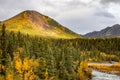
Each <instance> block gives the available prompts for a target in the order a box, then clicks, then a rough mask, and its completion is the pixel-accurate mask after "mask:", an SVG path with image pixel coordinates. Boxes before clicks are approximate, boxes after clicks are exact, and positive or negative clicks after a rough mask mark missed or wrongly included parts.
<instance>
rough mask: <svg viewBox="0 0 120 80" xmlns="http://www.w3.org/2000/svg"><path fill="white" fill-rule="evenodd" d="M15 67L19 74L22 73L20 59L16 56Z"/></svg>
mask: <svg viewBox="0 0 120 80" xmlns="http://www.w3.org/2000/svg"><path fill="white" fill-rule="evenodd" d="M15 68H16V70H17V72H18V73H19V74H22V73H23V71H22V60H21V59H20V58H18V59H17V60H16V61H15Z"/></svg>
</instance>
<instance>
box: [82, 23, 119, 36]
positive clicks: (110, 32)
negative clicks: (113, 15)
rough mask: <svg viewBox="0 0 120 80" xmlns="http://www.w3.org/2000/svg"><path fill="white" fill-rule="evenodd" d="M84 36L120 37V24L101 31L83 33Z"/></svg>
mask: <svg viewBox="0 0 120 80" xmlns="http://www.w3.org/2000/svg"><path fill="white" fill-rule="evenodd" d="M83 36H84V37H120V25H119V24H115V25H113V26H111V27H107V28H105V29H102V30H101V31H94V32H90V33H87V34H85V35H83Z"/></svg>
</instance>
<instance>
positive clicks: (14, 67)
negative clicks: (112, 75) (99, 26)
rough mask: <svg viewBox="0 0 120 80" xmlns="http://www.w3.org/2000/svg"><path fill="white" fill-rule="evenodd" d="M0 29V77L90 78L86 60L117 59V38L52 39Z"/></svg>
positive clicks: (2, 79)
mask: <svg viewBox="0 0 120 80" xmlns="http://www.w3.org/2000/svg"><path fill="white" fill-rule="evenodd" d="M6 27H7V26H5V25H3V26H2V29H1V32H0V36H1V37H0V80H90V78H91V77H92V74H91V70H89V68H88V66H87V62H88V61H119V60H120V38H97V39H96V38H76V39H53V38H43V37H39V36H31V35H23V34H21V32H18V33H14V32H8V31H7V30H6Z"/></svg>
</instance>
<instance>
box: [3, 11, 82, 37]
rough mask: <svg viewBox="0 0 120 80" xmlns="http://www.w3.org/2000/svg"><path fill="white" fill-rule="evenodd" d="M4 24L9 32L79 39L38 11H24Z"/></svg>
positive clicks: (76, 35)
mask: <svg viewBox="0 0 120 80" xmlns="http://www.w3.org/2000/svg"><path fill="white" fill-rule="evenodd" d="M4 23H5V24H6V26H7V29H8V30H9V31H20V32H22V33H25V34H30V35H39V36H43V37H47V36H48V37H54V38H78V37H80V36H79V35H78V34H76V33H74V32H72V31H71V30H69V29H67V28H65V27H63V26H62V25H60V24H59V23H57V22H56V21H55V20H53V19H51V18H49V17H47V16H45V15H43V14H40V13H38V12H36V11H30V10H27V11H24V12H22V13H20V14H18V15H16V16H14V17H12V18H10V19H8V20H6V21H4Z"/></svg>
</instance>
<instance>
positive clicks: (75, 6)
mask: <svg viewBox="0 0 120 80" xmlns="http://www.w3.org/2000/svg"><path fill="white" fill-rule="evenodd" d="M24 10H36V11H38V12H40V13H42V14H44V15H47V16H49V17H51V18H53V19H55V20H56V21H58V22H59V23H61V24H62V25H64V26H66V27H68V28H69V29H71V30H73V31H74V32H77V33H79V34H85V33H87V32H91V31H94V30H100V29H103V28H105V27H107V26H111V25H114V24H120V0H0V21H4V20H6V19H9V18H10V17H13V16H14V15H16V14H18V13H20V12H22V11H24Z"/></svg>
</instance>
